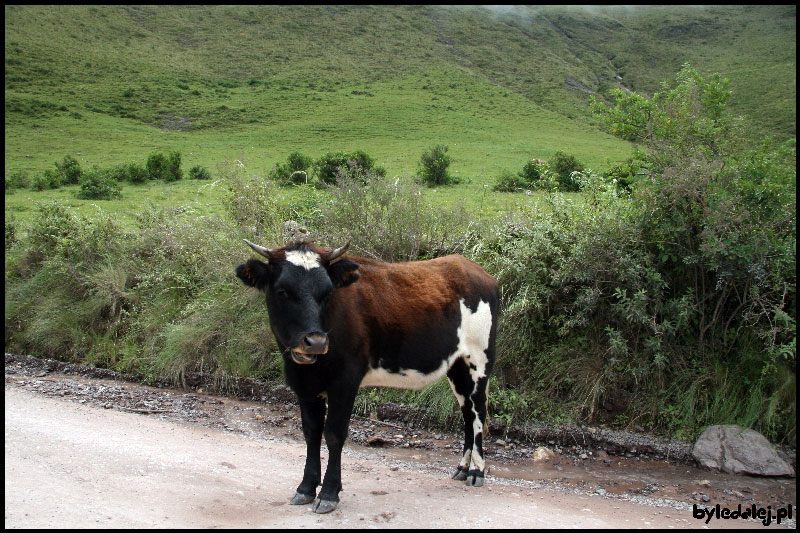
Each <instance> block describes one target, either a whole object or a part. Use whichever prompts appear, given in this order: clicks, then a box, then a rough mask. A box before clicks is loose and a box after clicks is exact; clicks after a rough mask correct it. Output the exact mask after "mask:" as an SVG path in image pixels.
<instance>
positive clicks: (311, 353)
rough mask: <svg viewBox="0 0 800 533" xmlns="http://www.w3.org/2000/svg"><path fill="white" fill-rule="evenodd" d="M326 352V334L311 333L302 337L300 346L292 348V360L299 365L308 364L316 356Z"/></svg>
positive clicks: (314, 360) (313, 360)
mask: <svg viewBox="0 0 800 533" xmlns="http://www.w3.org/2000/svg"><path fill="white" fill-rule="evenodd" d="M325 353H328V336H327V335H325V334H324V333H311V334H309V335H306V336H305V337H303V340H302V342H301V343H300V346H298V347H297V348H293V349H292V360H293V361H294V362H295V363H297V364H299V365H310V364H312V363H315V362H316V361H317V356H318V355H322V354H325Z"/></svg>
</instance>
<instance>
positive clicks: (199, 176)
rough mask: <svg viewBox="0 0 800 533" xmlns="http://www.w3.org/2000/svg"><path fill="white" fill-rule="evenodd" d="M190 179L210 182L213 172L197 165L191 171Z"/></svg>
mask: <svg viewBox="0 0 800 533" xmlns="http://www.w3.org/2000/svg"><path fill="white" fill-rule="evenodd" d="M189 179H193V180H210V179H211V172H209V171H208V169H207V168H205V167H201V166H200V165H195V166H193V167H192V168H190V169H189Z"/></svg>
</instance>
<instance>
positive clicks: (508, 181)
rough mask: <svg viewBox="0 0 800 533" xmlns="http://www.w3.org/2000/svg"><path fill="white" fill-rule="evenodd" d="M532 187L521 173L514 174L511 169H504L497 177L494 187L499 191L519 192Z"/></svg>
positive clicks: (493, 188)
mask: <svg viewBox="0 0 800 533" xmlns="http://www.w3.org/2000/svg"><path fill="white" fill-rule="evenodd" d="M528 188H530V184H529V183H528V180H526V179H525V178H524V177H522V175H520V174H519V173H517V174H514V173H513V172H511V171H509V170H504V171H503V172H501V173H500V175H499V176H498V177H497V180H496V182H495V184H494V187H492V190H493V191H499V192H517V191H522V190H525V189H528Z"/></svg>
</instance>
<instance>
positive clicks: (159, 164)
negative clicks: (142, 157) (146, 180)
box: [145, 152, 168, 180]
mask: <svg viewBox="0 0 800 533" xmlns="http://www.w3.org/2000/svg"><path fill="white" fill-rule="evenodd" d="M145 167H146V168H147V174H148V176H149V177H150V179H151V180H163V179H165V176H166V174H167V168H168V163H167V156H165V155H164V154H162V153H160V152H159V153H154V154H150V155H149V156H147V163H146V165H145Z"/></svg>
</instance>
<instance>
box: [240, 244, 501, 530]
mask: <svg viewBox="0 0 800 533" xmlns="http://www.w3.org/2000/svg"><path fill="white" fill-rule="evenodd" d="M245 242H246V243H247V244H248V245H249V246H250V247H251V248H252V249H253V250H254V251H255V252H257V253H258V254H260V255H261V256H263V257H265V258H267V259H268V261H267V262H266V263H265V262H263V261H260V260H258V259H250V260H248V261H247V262H246V263H245V264H242V265H239V266H238V267H237V268H236V275H237V276H238V277H239V279H241V281H242V282H243V283H244V284H245V285H248V286H250V287H254V288H256V289H259V290H260V291H263V292H264V293H265V295H266V304H267V312H268V314H269V324H270V328H271V329H272V332H273V335H274V337H275V340H276V342H277V344H278V347H279V348H280V349H281V352H282V357H283V360H284V369H285V372H284V373H285V377H286V382H287V384H288V385H289V387H290V388H291V389H292V390H293V391H294V392H295V393H296V394H297V398H298V402H299V405H300V413H301V417H302V426H303V436H304V437H305V441H306V463H305V470H304V473H303V480H302V482H301V483H300V485H299V486H298V487H297V490H296V493H295V495H294V497H292V498H291V500H290V502H289V503H290V504H292V505H304V504H308V503H313V505H312V509H313V510H314V512H316V513H319V514H322V513H328V512H331V511H333V510H334V509H335V508H336V506H337V505H338V503H339V492H340V491H341V490H342V483H341V457H342V446H343V445H344V442H345V439H346V438H347V432H348V426H349V423H350V417H351V414H352V410H353V404H354V402H355V399H356V394H357V393H358V389H359V388H360V387H365V386H383V387H398V388H406V389H414V390H419V389H421V388H423V387H425V386H426V385H428V384H430V383H433V382H434V381H436V380H438V379H439V378H440V377H442V376H444V375H447V378H448V380H449V382H450V387H451V388H452V390H453V393H454V394H455V396H456V398H457V400H458V404H459V406H460V407H461V412H462V415H463V417H464V450H463V454H462V456H461V461H460V462H459V464H458V466H457V468H456V471H455V473H454V474H453V476H452V477H453V479H456V480H461V481H465V482H466V484H467V485H470V486H474V487H480V486H481V485H483V482H484V471H485V461H484V452H483V438H484V437H485V436H486V434H487V431H486V430H487V429H488V426H487V423H486V416H487V405H488V401H487V382H488V380H489V373H490V372H491V370H492V366H493V364H494V361H495V337H496V333H497V313H498V305H499V290H498V285H497V282H496V281H495V280H494V278H493V277H491V276H490V275H489V274H487V273H486V271H484V270H483V269H482V268H481V267H480V266H478V265H477V264H476V263H474V262H472V261H470V260H468V259H466V258H464V257H462V256H459V255H449V256H445V257H438V258H435V259H430V260H427V261H414V262H402V263H385V262H380V261H376V260H372V259H367V258H364V257H350V256H347V257H344V253H345V251H346V249H347V247H348V246H349V244H350V243H347V244H346V245H345V246H343V247H341V248H337V249H334V250H329V249H323V248H318V247H317V246H316V245H314V244H313V243H311V242H295V243H292V244H289V245H287V246H284V247H280V248H273V249H268V248H264V247H262V246H259V245H257V244H254V243H252V242H250V241H248V240H246V239H245ZM326 401H327V407H326ZM326 411H327V418H326ZM323 435H324V436H325V442H326V444H327V447H328V452H329V457H328V466H327V470H326V472H325V478H324V480H323V481H322V488H321V489H320V492H319V496H317V492H316V491H317V487H318V486H319V484H320V477H321V466H320V446H321V441H322V437H323Z"/></svg>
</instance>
